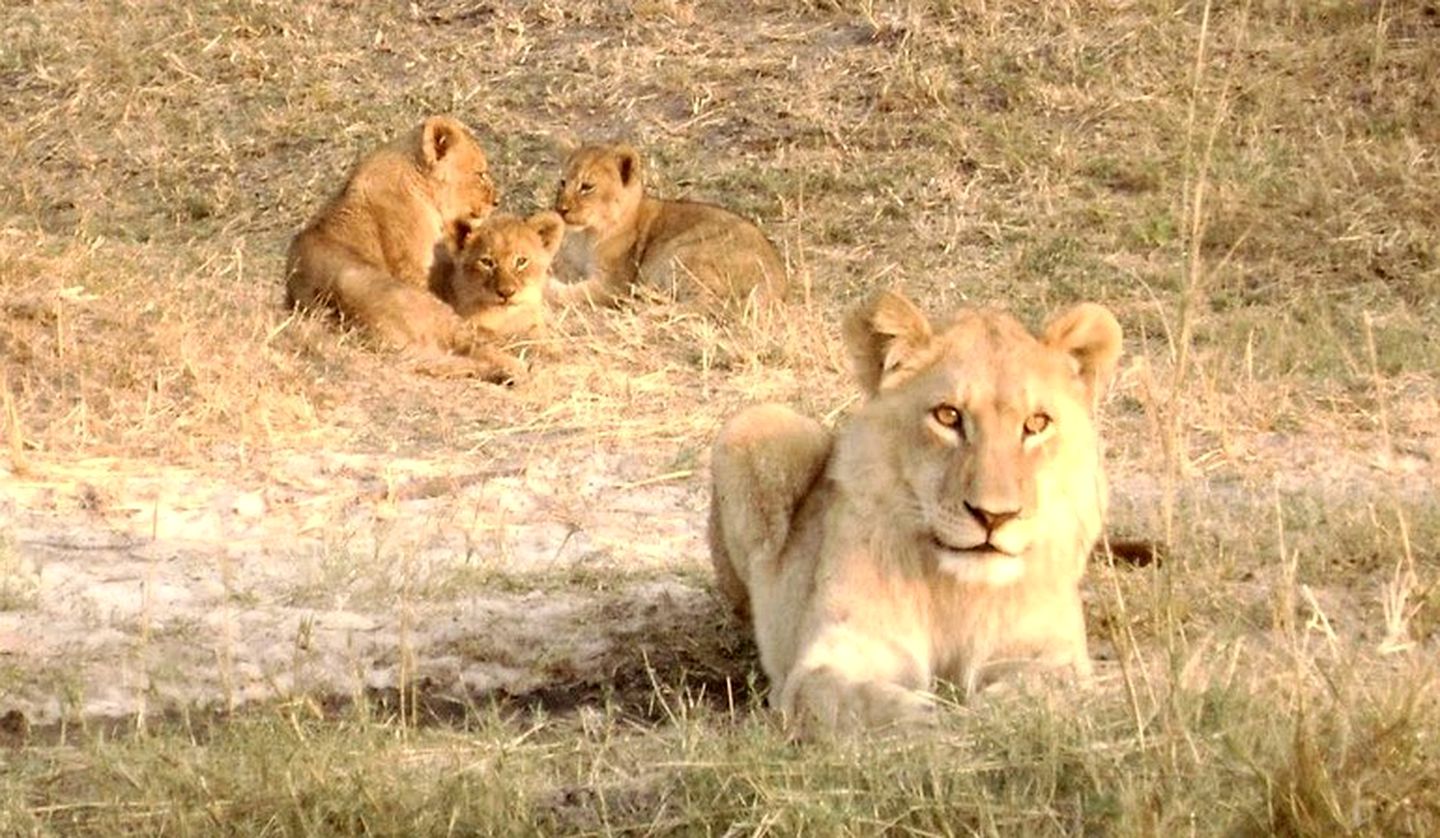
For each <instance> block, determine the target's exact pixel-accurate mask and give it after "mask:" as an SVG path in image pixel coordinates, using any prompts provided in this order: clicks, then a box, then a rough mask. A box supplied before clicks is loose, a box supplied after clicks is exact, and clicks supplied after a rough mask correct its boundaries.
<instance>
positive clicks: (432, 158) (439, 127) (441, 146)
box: [420, 116, 465, 166]
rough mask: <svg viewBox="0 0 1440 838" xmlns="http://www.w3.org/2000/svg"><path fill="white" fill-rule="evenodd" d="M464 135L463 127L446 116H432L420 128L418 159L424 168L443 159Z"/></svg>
mask: <svg viewBox="0 0 1440 838" xmlns="http://www.w3.org/2000/svg"><path fill="white" fill-rule="evenodd" d="M464 133H465V126H463V125H461V124H460V123H459V122H456V121H455V120H453V119H451V118H450V117H448V116H432V117H429V118H427V119H426V120H425V122H424V124H422V125H421V126H420V157H421V158H422V159H423V160H424V161H425V165H426V166H434V165H435V164H436V163H438V162H440V161H441V160H443V159H445V155H447V154H449V153H450V150H451V149H452V148H454V147H455V145H456V143H458V142H459V141H460V138H461V137H462V136H463V135H464Z"/></svg>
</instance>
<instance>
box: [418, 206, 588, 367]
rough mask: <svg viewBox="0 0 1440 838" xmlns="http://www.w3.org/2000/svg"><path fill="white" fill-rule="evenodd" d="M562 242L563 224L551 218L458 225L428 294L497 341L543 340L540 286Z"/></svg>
mask: <svg viewBox="0 0 1440 838" xmlns="http://www.w3.org/2000/svg"><path fill="white" fill-rule="evenodd" d="M564 237H565V222H563V221H561V220H560V216H558V215H556V214H555V213H553V212H539V213H536V214H534V215H532V216H530V217H529V218H516V217H515V216H513V215H504V214H496V215H492V216H490V217H489V218H488V219H485V220H484V221H480V222H477V223H474V224H473V225H472V224H469V223H466V222H460V223H458V224H456V225H455V230H454V233H453V234H452V236H451V238H450V240H449V247H450V252H449V253H448V254H446V255H445V258H444V259H437V266H436V267H437V269H436V270H435V271H434V272H433V274H432V276H431V279H430V290H431V291H433V292H434V293H435V295H436V296H438V297H439V298H440V299H442V300H444V301H445V302H447V303H449V304H450V306H451V307H452V308H454V309H455V313H456V314H458V315H460V316H461V317H462V318H465V319H466V320H468V321H470V322H472V323H475V324H477V325H478V326H480V327H481V328H483V329H485V330H487V331H489V332H491V333H493V334H494V335H496V336H497V337H505V338H509V337H529V338H543V337H546V335H547V330H548V324H547V317H546V305H545V299H544V292H545V286H546V283H547V282H548V281H549V279H550V263H551V261H552V260H554V258H555V253H556V252H557V251H558V250H559V249H560V241H561V239H563V238H564Z"/></svg>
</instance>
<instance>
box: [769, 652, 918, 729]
mask: <svg viewBox="0 0 1440 838" xmlns="http://www.w3.org/2000/svg"><path fill="white" fill-rule="evenodd" d="M891 628H893V629H901V631H900V632H898V633H893V634H886V635H877V634H873V633H870V632H865V631H858V630H856V628H855V627H852V626H847V625H832V626H829V627H827V628H825V629H824V630H822V631H821V633H820V634H819V635H818V636H817V637H816V638H815V639H814V640H813V641H812V642H811V643H810V644H809V646H808V647H807V648H806V649H805V650H804V651H803V652H802V653H801V655H800V658H799V661H798V662H797V663H796V665H795V669H794V671H793V672H791V674H790V676H789V677H788V678H786V680H785V683H784V685H783V687H782V689H781V691H780V696H779V702H778V707H779V709H780V711H781V713H782V714H783V715H784V716H785V719H786V723H787V725H789V726H791V727H792V728H794V729H797V730H798V731H800V733H801V734H802V735H805V736H814V735H816V734H821V735H823V734H828V733H832V732H843V731H850V730H857V729H874V728H883V727H888V726H892V725H905V724H917V723H929V722H931V721H933V719H934V715H935V702H934V698H933V696H932V695H931V694H930V693H929V692H928V691H927V688H928V686H929V684H930V680H931V672H930V664H929V654H928V649H927V644H926V643H925V641H924V640H923V638H922V637H921V636H920V634H919V632H918V630H916V631H904V630H903V629H905V628H906V627H905V626H892V627H891ZM910 628H916V627H910Z"/></svg>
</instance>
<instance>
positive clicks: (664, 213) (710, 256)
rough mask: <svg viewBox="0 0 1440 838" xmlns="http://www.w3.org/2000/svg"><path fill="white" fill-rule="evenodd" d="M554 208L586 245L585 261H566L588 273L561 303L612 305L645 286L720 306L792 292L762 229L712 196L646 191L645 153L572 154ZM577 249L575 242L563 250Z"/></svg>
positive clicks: (557, 294)
mask: <svg viewBox="0 0 1440 838" xmlns="http://www.w3.org/2000/svg"><path fill="white" fill-rule="evenodd" d="M555 211H556V212H558V213H560V216H561V217H562V218H564V219H565V223H566V224H567V225H569V227H570V228H571V231H572V234H573V235H577V236H581V237H583V238H584V240H585V245H588V246H581V247H579V248H577V249H576V252H577V253H578V254H580V255H579V256H578V257H577V260H578V261H580V262H581V264H579V265H574V264H567V267H568V268H570V272H571V273H577V274H579V275H580V276H582V277H584V278H583V279H582V281H580V282H577V283H574V284H571V285H557V286H555V287H554V289H553V290H552V298H553V299H555V300H556V301H558V302H561V303H575V302H585V301H589V302H591V303H593V304H595V305H613V304H614V303H616V302H617V301H619V300H621V299H623V298H625V297H628V296H630V295H631V293H632V292H633V291H634V290H635V288H636V286H637V285H638V284H643V285H644V286H646V287H648V288H651V289H654V290H657V291H659V292H661V293H663V294H666V295H669V296H672V297H674V298H675V299H678V300H684V301H699V302H701V303H704V304H707V305H709V304H719V306H720V307H722V308H724V307H731V308H735V307H743V306H745V305H747V304H750V303H752V302H756V303H760V302H767V301H772V300H780V299H783V298H784V296H785V293H786V286H787V283H788V280H787V278H786V275H785V265H784V264H783V262H782V261H781V259H780V255H779V254H778V253H776V252H775V246H774V245H772V244H771V243H770V240H769V239H767V238H765V234H764V233H762V232H760V230H759V228H757V227H756V226H755V225H754V224H751V223H750V222H748V221H746V220H745V219H743V218H741V217H739V216H738V215H735V214H734V213H732V212H730V211H729V210H726V209H723V208H721V207H717V206H714V205H712V204H702V203H699V202H696V201H669V200H663V199H660V198H653V197H650V196H648V195H646V194H645V186H644V182H643V178H642V170H641V163H640V155H639V154H638V153H637V152H636V151H635V149H633V148H631V147H630V146H627V145H586V146H581V147H580V148H578V149H576V150H575V151H573V152H571V153H570V155H569V157H568V159H567V160H566V161H565V167H564V176H563V177H562V178H561V179H560V186H559V189H557V190H556V193H555ZM571 252H572V248H571V247H570V246H569V245H568V244H567V247H566V249H565V255H566V256H568V255H569V254H570V253H571Z"/></svg>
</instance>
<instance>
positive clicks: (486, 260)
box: [476, 256, 495, 271]
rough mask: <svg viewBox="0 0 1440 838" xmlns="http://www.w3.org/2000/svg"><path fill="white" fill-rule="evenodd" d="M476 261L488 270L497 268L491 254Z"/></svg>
mask: <svg viewBox="0 0 1440 838" xmlns="http://www.w3.org/2000/svg"><path fill="white" fill-rule="evenodd" d="M476 261H477V262H478V263H479V265H480V267H482V268H484V269H485V270H487V271H493V270H495V260H494V259H491V258H490V257H489V256H481V257H480V258H479V259H477V260H476Z"/></svg>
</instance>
